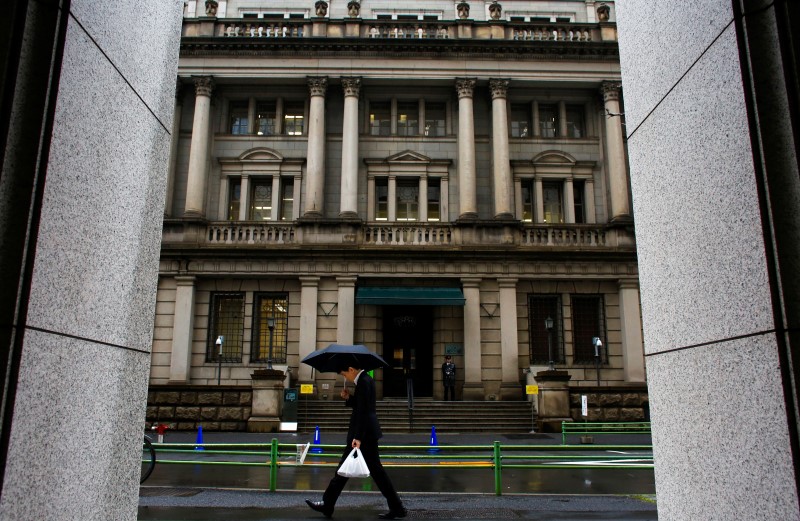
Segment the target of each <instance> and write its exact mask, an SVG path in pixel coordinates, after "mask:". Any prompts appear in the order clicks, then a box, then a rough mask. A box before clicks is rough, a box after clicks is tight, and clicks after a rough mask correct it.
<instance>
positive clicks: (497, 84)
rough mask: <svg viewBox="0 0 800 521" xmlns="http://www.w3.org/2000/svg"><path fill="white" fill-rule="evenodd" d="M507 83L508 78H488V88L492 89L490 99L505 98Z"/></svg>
mask: <svg viewBox="0 0 800 521" xmlns="http://www.w3.org/2000/svg"><path fill="white" fill-rule="evenodd" d="M509 83H510V81H509V80H505V79H496V78H490V79H489V88H490V89H491V90H492V99H493V100H495V99H497V98H505V97H506V94H507V93H508V85H509Z"/></svg>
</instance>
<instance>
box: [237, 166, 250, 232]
mask: <svg viewBox="0 0 800 521" xmlns="http://www.w3.org/2000/svg"><path fill="white" fill-rule="evenodd" d="M249 209H250V176H249V175H247V174H242V179H241V184H240V185H239V220H240V221H246V220H247V213H248V212H247V211H248V210H249Z"/></svg>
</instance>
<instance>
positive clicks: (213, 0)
mask: <svg viewBox="0 0 800 521" xmlns="http://www.w3.org/2000/svg"><path fill="white" fill-rule="evenodd" d="M218 6H219V3H218V2H217V0H206V16H217V7H218Z"/></svg>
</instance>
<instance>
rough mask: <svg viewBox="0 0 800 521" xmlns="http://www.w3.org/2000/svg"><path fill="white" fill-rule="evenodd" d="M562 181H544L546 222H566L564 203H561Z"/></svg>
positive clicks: (543, 201)
mask: <svg viewBox="0 0 800 521" xmlns="http://www.w3.org/2000/svg"><path fill="white" fill-rule="evenodd" d="M561 186H562V183H542V205H543V207H544V222H546V223H547V224H559V223H563V222H564V212H563V205H562V203H561V201H562V198H561Z"/></svg>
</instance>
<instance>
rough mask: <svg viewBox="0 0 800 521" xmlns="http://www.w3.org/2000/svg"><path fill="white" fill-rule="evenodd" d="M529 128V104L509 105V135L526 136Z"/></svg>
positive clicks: (529, 131) (528, 133) (529, 132)
mask: <svg viewBox="0 0 800 521" xmlns="http://www.w3.org/2000/svg"><path fill="white" fill-rule="evenodd" d="M530 129H531V117H530V105H522V104H520V105H511V137H528V136H530V135H531V130H530Z"/></svg>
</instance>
